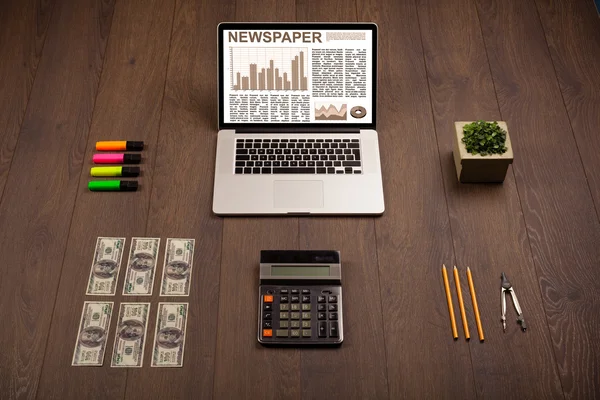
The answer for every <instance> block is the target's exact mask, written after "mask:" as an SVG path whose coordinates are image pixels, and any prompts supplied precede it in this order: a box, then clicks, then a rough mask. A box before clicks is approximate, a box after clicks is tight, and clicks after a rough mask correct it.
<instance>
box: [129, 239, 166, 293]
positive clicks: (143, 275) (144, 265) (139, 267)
mask: <svg viewBox="0 0 600 400" xmlns="http://www.w3.org/2000/svg"><path fill="white" fill-rule="evenodd" d="M159 247H160V238H133V239H131V249H130V250H129V260H128V261H127V271H126V272H125V284H124V285H123V294H124V295H137V296H140V295H151V294H152V286H153V283H154V272H155V271H156V262H157V260H158V249H159Z"/></svg>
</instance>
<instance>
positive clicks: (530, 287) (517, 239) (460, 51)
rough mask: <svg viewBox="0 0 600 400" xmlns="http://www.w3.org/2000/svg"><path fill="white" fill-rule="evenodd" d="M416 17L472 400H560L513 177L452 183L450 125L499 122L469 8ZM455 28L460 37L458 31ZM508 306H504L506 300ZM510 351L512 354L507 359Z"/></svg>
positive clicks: (425, 9)
mask: <svg viewBox="0 0 600 400" xmlns="http://www.w3.org/2000/svg"><path fill="white" fill-rule="evenodd" d="M417 7H418V12H419V23H420V26H421V36H422V38H423V46H424V54H425V62H426V65H427V72H428V81H429V88H430V93H431V103H432V107H433V114H434V122H435V127H436V133H437V139H438V146H439V150H440V158H441V163H442V169H443V175H444V183H445V185H444V186H445V189H446V198H447V201H448V209H449V213H450V222H451V227H452V236H453V239H454V251H455V254H456V260H457V263H458V265H459V270H460V276H461V283H462V289H463V295H464V296H465V306H466V308H467V311H468V320H469V325H470V332H471V336H472V338H473V339H472V340H471V342H470V343H469V349H470V352H471V360H472V364H473V372H474V378H475V384H476V390H477V395H478V396H480V397H489V396H490V395H491V396H493V394H495V393H501V392H504V393H511V395H513V396H516V397H518V398H534V397H535V398H557V397H560V396H562V389H561V387H560V379H559V377H558V374H557V371H556V366H555V364H556V362H555V359H554V353H553V351H552V343H551V339H550V334H549V332H548V329H547V324H546V316H545V313H544V308H543V303H542V297H541V293H540V291H539V286H538V285H537V275H536V271H535V266H534V263H533V258H532V255H531V249H530V247H529V242H528V240H527V236H526V235H527V233H526V228H525V224H524V221H523V214H522V211H521V205H520V202H519V194H518V192H517V187H516V184H515V179H514V175H513V172H512V169H509V171H508V174H507V177H506V180H505V182H504V184H503V185H501V186H499V185H464V184H460V183H458V180H457V177H456V169H455V166H454V160H453V157H452V149H453V144H454V137H455V129H454V121H469V120H478V119H484V120H501V119H502V118H501V115H500V112H499V110H498V103H497V101H496V94H495V91H494V86H493V82H492V77H491V73H490V69H489V64H488V60H487V55H486V53H485V46H484V43H483V38H482V36H481V28H480V26H479V18H478V15H477V9H476V7H475V5H474V4H472V3H471V2H470V1H468V0H452V1H450V0H440V1H433V0H420V1H418V2H417ZM457 24H458V25H460V26H461V29H455V28H456V26H457ZM510 129H511V126H509V131H510ZM484 221H485V222H484ZM499 244H501V245H499ZM466 266H470V267H471V270H472V272H473V275H474V280H475V284H476V288H477V293H478V294H479V297H478V303H479V310H480V314H481V318H482V324H483V327H484V330H485V334H486V335H485V336H486V340H485V344H481V343H479V340H478V338H477V330H476V325H475V319H474V316H473V313H472V312H471V311H472V304H471V298H470V296H469V294H468V293H469V289H468V285H467V280H466V275H465V270H466ZM501 272H505V273H506V274H507V275H508V277H509V278H510V279H511V281H512V282H513V283H514V284H515V293H517V295H518V299H519V302H520V303H521V307H522V308H523V310H525V312H526V315H525V320H526V322H527V324H528V325H529V327H530V329H529V331H528V332H527V333H526V334H523V333H522V332H521V331H520V329H519V326H518V325H517V324H516V314H515V312H514V309H513V308H512V306H511V307H509V308H508V309H507V310H508V312H507V332H506V334H503V332H502V326H501V323H500V318H499V317H500V298H499V296H498V293H499V289H500V273H501ZM507 302H508V304H509V306H510V305H511V303H510V302H511V299H510V297H509V298H507ZM460 329H462V323H460V322H459V330H460ZM463 337H464V336H463V335H462V333H461V338H463ZM461 340H462V339H461ZM511 347H512V348H519V351H507V349H510V348H511ZM490 375H493V376H494V379H489V376H490ZM515 376H519V377H520V379H515Z"/></svg>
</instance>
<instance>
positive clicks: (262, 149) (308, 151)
mask: <svg viewBox="0 0 600 400" xmlns="http://www.w3.org/2000/svg"><path fill="white" fill-rule="evenodd" d="M234 170H235V173H236V174H360V173H362V164H361V154H360V142H359V140H358V139H344V138H339V139H252V138H251V139H236V142H235V166H234Z"/></svg>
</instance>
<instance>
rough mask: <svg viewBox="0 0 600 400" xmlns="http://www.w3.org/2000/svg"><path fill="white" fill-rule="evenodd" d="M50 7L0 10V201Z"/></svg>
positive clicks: (25, 4)
mask: <svg viewBox="0 0 600 400" xmlns="http://www.w3.org/2000/svg"><path fill="white" fill-rule="evenodd" d="M53 7H54V0H50V1H42V2H40V1H38V0H29V1H22V0H12V1H5V2H3V4H2V8H1V9H0V60H2V63H0V93H2V96H1V97H0V126H1V127H2V130H0V200H2V194H3V193H4V187H5V184H6V180H7V178H8V171H9V169H10V164H11V162H12V158H13V154H14V151H15V147H16V145H17V139H18V137H19V133H20V132H21V123H22V122H23V117H24V116H25V109H26V107H27V103H28V101H29V94H30V93H31V88H32V87H33V80H34V77H35V74H36V71H37V67H38V63H39V60H40V56H41V53H42V49H43V47H44V41H45V40H46V32H47V31H48V23H49V22H50V15H51V14H52V9H53Z"/></svg>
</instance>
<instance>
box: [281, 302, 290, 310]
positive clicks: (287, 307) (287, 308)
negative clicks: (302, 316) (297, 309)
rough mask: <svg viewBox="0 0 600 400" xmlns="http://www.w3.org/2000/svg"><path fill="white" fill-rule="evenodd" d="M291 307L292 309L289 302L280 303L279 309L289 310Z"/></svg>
mask: <svg viewBox="0 0 600 400" xmlns="http://www.w3.org/2000/svg"><path fill="white" fill-rule="evenodd" d="M289 309H290V305H289V304H280V305H279V311H289Z"/></svg>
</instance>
